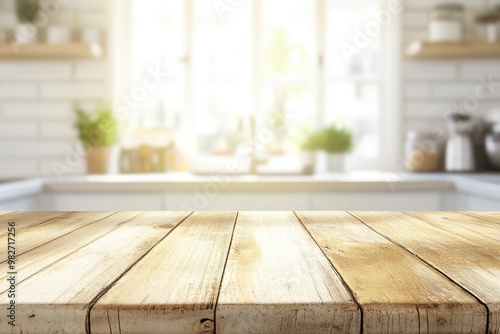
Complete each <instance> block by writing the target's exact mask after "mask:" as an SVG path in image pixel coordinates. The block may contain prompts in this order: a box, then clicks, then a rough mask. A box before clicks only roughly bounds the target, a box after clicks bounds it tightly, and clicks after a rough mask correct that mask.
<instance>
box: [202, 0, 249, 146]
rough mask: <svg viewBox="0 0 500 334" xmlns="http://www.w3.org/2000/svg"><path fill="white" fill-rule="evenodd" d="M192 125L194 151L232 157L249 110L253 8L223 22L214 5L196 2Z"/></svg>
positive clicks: (230, 15) (243, 7)
mask: <svg viewBox="0 0 500 334" xmlns="http://www.w3.org/2000/svg"><path fill="white" fill-rule="evenodd" d="M194 4H195V13H194V25H195V33H194V34H195V43H194V62H193V71H194V76H195V82H194V84H195V87H194V94H195V105H194V108H195V120H193V121H194V122H196V127H195V128H196V136H197V138H198V141H197V142H198V151H199V153H202V154H214V153H227V154H231V153H234V151H235V149H236V147H235V141H237V140H236V139H235V138H236V137H238V135H239V134H241V133H240V132H239V130H238V124H240V123H241V119H242V118H243V117H244V116H248V114H249V113H250V108H251V100H250V95H251V82H252V80H251V78H252V66H251V64H252V58H251V57H252V48H251V47H252V46H251V43H250V41H251V40H252V35H251V22H250V19H251V5H250V4H249V3H245V4H242V5H241V6H239V7H238V8H237V9H235V10H234V11H232V12H230V13H228V14H226V15H225V16H224V19H222V18H221V17H220V16H219V15H218V14H217V12H216V11H215V10H214V7H213V4H212V1H195V2H194Z"/></svg>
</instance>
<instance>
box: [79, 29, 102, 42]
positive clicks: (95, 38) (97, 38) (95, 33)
mask: <svg viewBox="0 0 500 334" xmlns="http://www.w3.org/2000/svg"><path fill="white" fill-rule="evenodd" d="M81 40H82V42H83V43H88V44H101V42H102V36H101V31H100V30H99V29H97V28H85V29H83V30H82V32H81Z"/></svg>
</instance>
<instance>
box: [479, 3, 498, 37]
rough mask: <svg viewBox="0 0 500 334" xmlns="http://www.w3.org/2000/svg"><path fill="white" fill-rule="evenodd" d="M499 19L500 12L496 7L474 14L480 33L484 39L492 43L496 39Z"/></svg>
mask: <svg viewBox="0 0 500 334" xmlns="http://www.w3.org/2000/svg"><path fill="white" fill-rule="evenodd" d="M499 21H500V12H499V11H498V10H497V9H490V10H488V11H485V12H482V13H479V14H478V15H477V16H476V22H477V23H478V24H479V27H480V28H481V31H482V35H483V36H485V39H486V41H488V42H490V43H494V42H497V41H498V39H499V38H498V22H499Z"/></svg>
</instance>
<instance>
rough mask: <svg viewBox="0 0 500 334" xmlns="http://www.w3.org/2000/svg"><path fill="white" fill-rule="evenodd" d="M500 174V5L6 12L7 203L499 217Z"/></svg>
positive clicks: (1, 175) (12, 0)
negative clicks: (489, 213) (450, 212)
mask: <svg viewBox="0 0 500 334" xmlns="http://www.w3.org/2000/svg"><path fill="white" fill-rule="evenodd" d="M499 171H500V1H494V0H460V1H458V0H455V1H439V0H425V1H423V0H421V1H410V0H401V1H398V0H359V1H353V0H286V1H285V0H241V1H229V0H215V1H204V0H168V1H164V0H121V1H118V0H69V1H68V0H47V1H35V0H17V1H16V0H0V179H2V180H4V181H3V182H4V188H2V186H0V208H1V209H5V210H16V209H37V208H38V209H46V210H77V209H78V210H87V209H88V210H98V209H140V210H143V209H148V210H162V209H163V210H167V209H168V210H177V209H249V210H253V209H266V210H267V209H296V210H298V209H312V210H316V209H321V210H335V209H377V210H384V209H391V210H400V209H401V210H402V209H415V210H418V209H422V210H423V209H425V210H442V209H456V210H459V209H464V210H465V209H470V210H475V209H477V210H483V209H484V210H486V209H487V210H494V209H497V208H500V174H498V172H499ZM19 179H22V180H24V181H19V182H20V183H19V182H17V183H16V182H12V180H19ZM26 182H27V183H26ZM15 184H17V185H15ZM19 184H21V186H20V185H19ZM23 184H24V186H23ZM23 187H24V188H23ZM2 189H3V192H1V191H2ZM19 189H21V190H19ZM22 189H24V190H22ZM27 189H29V190H27ZM13 194H15V195H13ZM2 196H3V197H2ZM277 196H282V197H281V199H280V197H277ZM405 196H406V197H405ZM2 201H3V205H2Z"/></svg>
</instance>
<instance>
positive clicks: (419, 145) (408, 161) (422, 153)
mask: <svg viewBox="0 0 500 334" xmlns="http://www.w3.org/2000/svg"><path fill="white" fill-rule="evenodd" d="M438 152H439V151H438V146H437V144H436V143H435V142H434V141H433V140H432V136H431V134H430V133H429V132H423V131H410V132H408V133H407V134H406V144H405V161H404V166H405V169H406V170H407V171H410V172H435V171H437V170H438V169H439V153H438Z"/></svg>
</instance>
